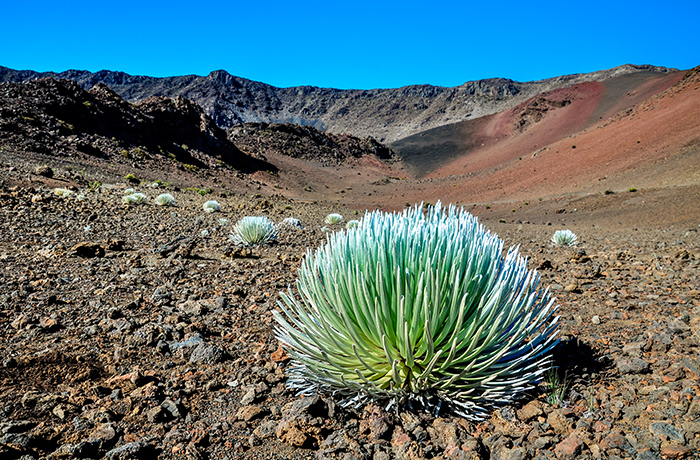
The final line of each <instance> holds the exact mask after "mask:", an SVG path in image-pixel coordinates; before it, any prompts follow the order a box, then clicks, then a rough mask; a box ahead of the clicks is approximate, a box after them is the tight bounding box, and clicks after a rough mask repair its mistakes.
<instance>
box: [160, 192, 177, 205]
mask: <svg viewBox="0 0 700 460" xmlns="http://www.w3.org/2000/svg"><path fill="white" fill-rule="evenodd" d="M156 204H157V205H158V206H173V205H174V204H175V197H174V196H172V195H171V194H169V193H161V194H160V195H158V196H157V197H156Z"/></svg>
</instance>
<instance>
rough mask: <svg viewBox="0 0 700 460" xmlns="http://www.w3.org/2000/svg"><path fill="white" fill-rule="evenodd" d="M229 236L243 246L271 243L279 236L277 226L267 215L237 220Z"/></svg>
mask: <svg viewBox="0 0 700 460" xmlns="http://www.w3.org/2000/svg"><path fill="white" fill-rule="evenodd" d="M229 238H230V239H231V241H233V242H234V243H235V244H238V245H243V246H255V245H258V244H265V243H270V242H271V241H274V240H275V239H276V238H277V227H275V224H274V223H273V222H272V221H271V220H270V219H268V218H267V217H265V216H246V217H244V218H243V219H241V220H239V221H238V222H236V225H234V226H233V230H231V233H230V235H229Z"/></svg>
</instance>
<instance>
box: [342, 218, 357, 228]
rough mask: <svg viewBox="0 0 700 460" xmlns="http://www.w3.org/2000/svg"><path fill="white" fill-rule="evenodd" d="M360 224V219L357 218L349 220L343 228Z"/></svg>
mask: <svg viewBox="0 0 700 460" xmlns="http://www.w3.org/2000/svg"><path fill="white" fill-rule="evenodd" d="M359 225H360V221H359V220H357V219H353V220H349V221H348V223H347V224H345V228H347V229H351V228H355V227H357V226H359Z"/></svg>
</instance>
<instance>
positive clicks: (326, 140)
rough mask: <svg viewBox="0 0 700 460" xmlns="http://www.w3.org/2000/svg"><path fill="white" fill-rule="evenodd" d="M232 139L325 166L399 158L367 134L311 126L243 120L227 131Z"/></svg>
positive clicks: (265, 151)
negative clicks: (371, 158) (370, 157)
mask: <svg viewBox="0 0 700 460" xmlns="http://www.w3.org/2000/svg"><path fill="white" fill-rule="evenodd" d="M228 136H229V139H230V140H231V141H232V142H234V143H235V144H236V145H237V146H239V147H240V148H241V149H243V150H244V151H246V152H254V154H255V155H257V156H260V157H265V156H266V155H267V154H269V153H274V154H279V155H286V156H290V157H292V158H299V159H302V160H306V161H313V162H317V163H321V164H324V165H336V164H340V163H342V162H344V161H345V160H346V159H348V158H360V157H362V156H365V155H373V156H376V157H377V158H379V159H382V160H392V159H394V158H395V157H396V155H395V153H394V151H393V150H391V149H390V148H389V147H387V146H385V145H383V144H381V143H379V142H377V141H376V140H375V139H373V138H371V137H368V138H365V139H360V138H358V137H355V136H350V135H346V134H330V133H324V132H322V131H319V130H318V129H316V128H314V127H312V126H300V125H293V124H289V123H288V124H278V123H272V124H268V123H243V124H240V125H236V126H234V127H233V128H231V129H229V130H228Z"/></svg>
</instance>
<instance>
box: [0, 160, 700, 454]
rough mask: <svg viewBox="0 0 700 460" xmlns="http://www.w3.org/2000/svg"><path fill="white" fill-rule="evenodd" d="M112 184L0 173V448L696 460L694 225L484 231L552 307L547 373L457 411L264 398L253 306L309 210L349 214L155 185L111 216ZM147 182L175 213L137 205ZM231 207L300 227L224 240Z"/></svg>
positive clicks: (115, 206)
mask: <svg viewBox="0 0 700 460" xmlns="http://www.w3.org/2000/svg"><path fill="white" fill-rule="evenodd" d="M2 174H3V177H4V178H7V177H8V175H7V171H6V170H3V172H2ZM126 187H127V186H126V185H125V184H116V185H109V184H104V185H102V186H101V187H100V188H99V189H97V190H89V189H83V190H75V192H74V193H73V194H72V196H69V197H66V196H57V195H55V193H54V191H53V189H52V188H50V187H47V186H44V185H39V184H37V183H22V182H17V181H9V180H4V181H3V182H2V187H0V214H2V219H0V262H1V263H2V266H3V267H4V270H5V275H4V277H3V281H2V283H0V360H1V361H2V367H0V457H1V458H7V459H13V458H22V459H26V460H29V459H32V458H36V459H38V458H88V459H90V458H107V459H131V458H141V459H150V458H159V459H181V458H187V459H206V458H209V459H234V458H249V459H275V458H280V459H282V458H285V459H286V458H292V459H302V458H304V459H305V458H319V459H325V458H328V459H374V460H385V459H393V458H396V459H404V458H405V459H420V458H445V459H474V460H476V459H481V460H486V459H511V460H516V459H549V458H553V459H554V458H556V459H599V458H600V459H618V458H619V459H627V458H630V459H642V460H654V459H660V458H669V459H681V458H700V457H699V456H698V450H700V384H699V383H698V380H699V378H700V361H699V360H698V354H699V349H698V345H699V343H700V314H699V313H700V280H699V278H698V264H699V260H700V238H699V237H698V232H697V228H675V229H672V230H663V229H640V230H638V231H626V230H625V229H620V230H618V231H608V230H605V231H603V230H598V231H595V232H593V231H591V232H589V233H588V234H586V235H581V236H582V241H581V243H580V244H579V245H578V246H577V247H576V248H556V247H553V246H551V245H550V244H549V238H550V237H551V235H552V233H553V232H554V230H553V228H552V227H551V226H547V225H541V224H505V223H497V222H494V223H491V222H486V225H487V227H488V228H490V229H492V230H494V231H496V232H497V233H498V234H499V235H500V236H501V237H502V238H504V239H505V241H506V245H516V244H517V245H520V250H521V252H522V253H523V254H524V255H526V256H528V257H529V259H530V260H529V265H530V266H531V267H532V268H538V270H539V273H540V274H541V275H542V283H543V284H544V285H550V286H551V289H552V291H553V292H554V293H555V294H556V296H557V298H558V301H557V302H558V303H559V304H560V314H561V343H560V345H559V346H558V348H557V349H556V350H555V359H556V362H557V365H558V366H559V369H558V377H559V380H560V384H559V385H556V384H555V383H556V382H552V381H550V384H549V385H548V384H543V385H542V387H541V388H538V389H536V390H534V391H532V393H531V394H529V395H527V397H526V398H524V399H523V400H522V401H521V402H520V403H519V404H518V405H515V406H507V407H503V408H501V409H499V410H497V411H496V412H495V413H493V414H492V415H491V417H490V418H489V419H487V420H485V421H483V422H480V423H475V422H468V421H466V420H464V419H461V418H459V417H454V416H451V415H449V414H440V416H438V417H435V416H434V415H432V414H425V413H411V412H399V413H394V412H390V413H387V412H385V411H384V410H383V409H382V408H380V407H377V406H370V407H365V408H363V409H359V410H357V411H353V410H349V409H343V408H340V407H338V406H337V405H336V404H334V402H333V400H332V399H331V398H328V397H325V396H323V397H307V398H299V397H297V396H295V394H294V393H293V392H291V391H290V390H288V389H287V388H286V386H285V381H286V376H285V368H286V367H287V366H288V365H289V359H288V357H287V356H286V354H285V353H284V352H283V351H282V350H281V349H280V348H279V345H278V343H277V341H276V339H275V338H274V333H273V326H274V320H273V317H272V314H271V310H273V309H275V308H276V305H277V299H278V292H279V291H281V290H284V289H286V288H287V287H288V286H289V285H292V284H293V283H294V279H295V270H296V268H297V267H298V266H299V264H300V261H301V259H302V258H303V256H304V254H305V252H306V250H307V248H315V247H317V246H318V245H319V244H320V243H321V242H322V241H323V240H324V238H325V233H324V232H323V231H321V227H322V226H323V225H324V224H323V217H324V216H325V215H326V214H328V213H329V212H340V213H341V214H343V215H344V216H346V220H347V219H350V218H354V214H353V210H352V209H346V208H341V207H337V206H330V205H328V206H325V205H314V204H306V203H299V202H294V201H290V200H286V199H284V198H281V197H273V198H270V197H262V196H253V195H247V196H242V195H240V196H239V195H236V196H232V195H228V196H220V195H212V194H209V195H206V196H201V195H200V194H198V193H197V192H196V191H192V190H181V189H176V188H173V187H170V188H167V189H165V190H162V189H151V188H144V187H136V189H137V191H141V192H143V193H145V194H146V195H148V196H149V199H148V200H147V201H146V202H145V203H142V204H139V205H132V206H127V205H123V204H122V203H121V197H122V196H123V194H124V189H125V188H126ZM163 191H166V192H168V193H171V194H173V195H174V196H175V198H176V200H177V202H176V205H175V206H170V207H160V206H155V205H154V203H153V198H154V197H155V196H156V195H157V194H158V193H161V192H163ZM81 194H82V195H83V196H82V197H79V195H81ZM208 199H215V200H217V201H219V203H221V205H222V212H219V213H211V214H208V213H205V212H204V211H203V210H202V204H203V203H204V202H205V201H206V200H208ZM246 215H265V216H268V217H269V218H271V219H272V220H273V221H275V222H280V221H281V220H282V219H283V218H285V217H296V218H299V219H300V220H301V222H302V224H303V225H304V226H305V229H303V230H302V229H294V228H287V229H285V230H283V231H281V232H280V235H279V239H278V241H277V243H275V244H272V245H269V246H259V247H255V248H252V249H241V248H237V247H235V246H234V245H233V244H232V243H230V242H229V241H228V238H227V236H228V231H229V229H230V227H231V225H232V224H233V223H235V222H236V221H237V220H238V219H239V218H241V217H243V216H246ZM220 218H225V219H228V224H227V226H222V224H221V223H220V222H219V219H220ZM203 230H206V231H207V232H208V234H207V235H203V233H202V232H203ZM552 386H554V387H556V388H558V390H559V391H553V390H552Z"/></svg>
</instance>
